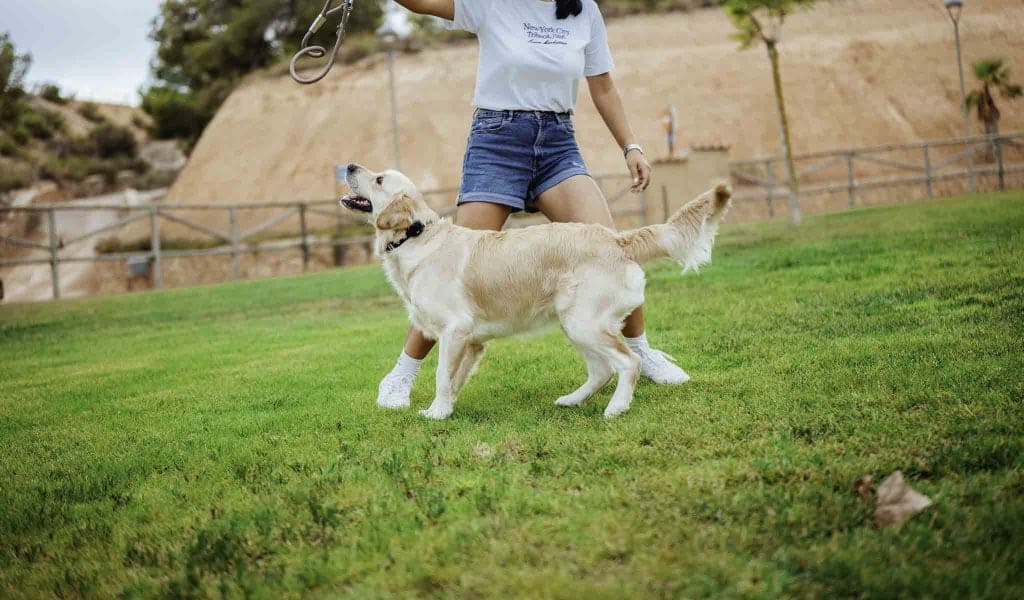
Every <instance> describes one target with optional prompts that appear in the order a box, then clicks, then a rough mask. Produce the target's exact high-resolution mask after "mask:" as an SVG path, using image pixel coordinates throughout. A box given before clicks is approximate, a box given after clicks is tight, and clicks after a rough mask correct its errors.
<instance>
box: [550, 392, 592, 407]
mask: <svg viewBox="0 0 1024 600" xmlns="http://www.w3.org/2000/svg"><path fill="white" fill-rule="evenodd" d="M584 400H586V398H582V397H580V396H579V394H566V395H564V396H562V397H561V398H559V399H558V400H555V405H556V406H579V405H580V404H583V401H584Z"/></svg>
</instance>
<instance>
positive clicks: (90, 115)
mask: <svg viewBox="0 0 1024 600" xmlns="http://www.w3.org/2000/svg"><path fill="white" fill-rule="evenodd" d="M78 114H80V115H82V116H83V117H85V120H86V121H89V122H90V123H100V122H102V121H106V118H104V116H103V115H102V114H100V107H99V106H97V105H96V103H95V102H83V103H82V105H81V106H79V107H78Z"/></svg>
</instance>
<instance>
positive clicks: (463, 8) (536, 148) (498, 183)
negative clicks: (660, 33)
mask: <svg viewBox="0 0 1024 600" xmlns="http://www.w3.org/2000/svg"><path fill="white" fill-rule="evenodd" d="M396 1H397V2H398V3H399V4H401V5H402V6H404V7H406V8H407V9H409V10H411V11H413V12H416V13H419V14H425V15H433V16H436V17H441V18H442V19H446V20H448V21H451V26H452V27H454V28H457V29H464V30H467V31H470V32H472V33H475V34H477V37H478V38H479V41H480V66H479V70H478V73H477V82H476V94H475V97H474V99H473V104H474V105H475V106H476V107H477V110H476V113H475V114H474V117H473V125H472V129H471V133H470V136H469V142H468V145H467V148H466V156H465V161H464V164H463V170H462V171H463V172H462V186H461V189H460V191H459V200H458V211H457V212H456V215H455V222H456V223H457V224H459V225H462V226H464V227H471V228H473V229H490V230H499V229H501V228H502V227H503V226H504V225H505V221H506V219H508V216H509V214H510V213H512V212H515V211H521V210H527V211H540V212H541V213H543V214H544V216H546V217H547V218H548V219H550V220H552V221H570V222H579V223H600V224H602V225H607V226H608V227H614V224H613V222H612V216H611V213H610V212H609V210H608V204H607V202H606V201H605V199H604V196H603V195H602V194H601V191H600V189H599V188H598V187H597V185H596V183H595V182H594V180H593V179H591V178H590V175H589V173H588V172H587V168H586V165H584V163H583V158H582V157H581V156H580V152H579V148H578V147H577V146H576V140H575V137H574V135H573V125H572V117H571V115H572V112H573V109H574V107H575V104H576V93H577V89H578V84H579V79H580V78H581V77H584V76H585V77H586V78H587V85H588V87H589V89H590V96H591V98H593V100H594V105H595V107H596V108H597V111H598V112H599V113H600V114H601V117H602V118H603V119H604V122H605V124H606V125H607V126H608V129H609V130H610V131H611V134H612V136H614V137H615V140H616V141H617V142H618V143H619V146H620V147H621V148H622V149H623V153H624V155H625V159H626V165H627V167H628V168H629V171H630V173H631V174H632V175H633V185H632V191H633V192H634V193H639V192H641V191H642V190H644V189H646V188H647V186H648V184H649V183H650V174H651V167H650V165H649V164H648V162H647V160H646V159H645V158H644V153H643V150H642V149H641V148H640V146H639V145H637V144H636V137H635V136H634V135H633V131H632V129H631V128H630V126H629V122H628V121H627V119H626V111H625V109H624V108H623V106H622V99H621V98H620V97H619V92H618V90H617V89H616V88H615V84H614V82H613V81H612V77H611V70H612V57H611V53H610V52H609V50H608V40H607V33H606V31H605V26H604V20H603V18H602V17H601V12H600V10H599V9H598V7H597V4H596V3H595V2H594V0H582V1H580V0H555V1H551V0H396ZM622 332H623V335H624V336H625V338H626V343H627V344H628V345H629V347H630V348H631V349H632V350H633V351H634V352H636V353H637V354H638V355H639V356H640V359H641V374H643V375H644V376H646V377H648V378H649V379H651V380H653V381H655V382H657V383H666V384H673V383H685V382H686V381H688V380H689V376H688V375H687V374H686V373H685V372H684V371H683V370H682V369H680V368H679V367H677V366H676V365H674V364H672V363H671V362H669V359H671V357H669V356H668V355H667V354H665V353H664V352H661V351H659V350H655V349H653V348H651V347H650V346H649V345H648V344H647V338H646V336H645V335H644V317H643V312H642V309H641V308H638V309H637V310H636V311H635V312H634V313H633V314H631V315H630V316H629V317H627V318H626V321H625V325H624V327H623V329H622ZM433 346H434V342H433V341H432V340H428V339H426V338H424V337H423V335H422V334H420V332H418V331H416V330H415V329H410V331H409V335H408V337H407V338H406V341H405V348H404V349H403V352H402V354H401V355H400V356H399V359H398V363H397V364H396V365H395V368H394V369H392V371H391V372H390V373H388V375H387V376H385V377H384V379H383V381H381V383H380V391H379V395H378V397H377V404H379V405H380V406H384V407H389V408H398V407H404V406H408V405H409V392H410V391H411V390H412V385H413V381H414V380H415V378H416V374H417V373H418V371H419V368H420V363H421V362H422V361H423V359H424V358H425V357H426V355H427V353H429V352H430V349H431V348H433Z"/></svg>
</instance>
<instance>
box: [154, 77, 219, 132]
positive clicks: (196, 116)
mask: <svg viewBox="0 0 1024 600" xmlns="http://www.w3.org/2000/svg"><path fill="white" fill-rule="evenodd" d="M142 110H144V111H146V114H148V115H149V116H150V117H151V118H152V119H153V126H152V127H151V128H150V134H151V135H152V136H153V137H155V138H158V139H162V140H167V139H174V138H182V139H197V138H198V137H199V134H200V133H202V131H203V127H205V126H206V123H208V122H209V120H210V118H211V117H212V115H205V114H203V111H202V109H201V108H200V102H199V99H198V98H196V96H195V95H194V94H191V93H185V92H181V91H179V90H177V89H174V88H172V87H164V86H157V87H151V88H149V89H148V90H146V92H145V93H144V94H143V96H142Z"/></svg>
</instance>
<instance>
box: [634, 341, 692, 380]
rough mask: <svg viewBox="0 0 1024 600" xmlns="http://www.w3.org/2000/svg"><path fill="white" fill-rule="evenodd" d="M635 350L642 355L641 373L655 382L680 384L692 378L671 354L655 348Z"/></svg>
mask: <svg viewBox="0 0 1024 600" xmlns="http://www.w3.org/2000/svg"><path fill="white" fill-rule="evenodd" d="M634 352H636V353H637V354H638V355H639V356H640V374H641V375H643V376H644V377H646V378H648V379H650V380H651V381H653V382H654V383H662V384H667V385H678V384H680V383H686V382H687V381H689V380H690V376H689V375H687V374H686V371H684V370H682V369H681V368H679V366H677V365H675V364H673V363H675V362H676V359H675V358H673V357H672V356H671V355H669V354H666V353H665V352H662V351H661V350H655V349H654V348H644V349H643V350H640V351H636V350H634Z"/></svg>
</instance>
